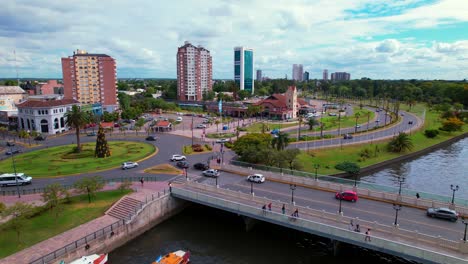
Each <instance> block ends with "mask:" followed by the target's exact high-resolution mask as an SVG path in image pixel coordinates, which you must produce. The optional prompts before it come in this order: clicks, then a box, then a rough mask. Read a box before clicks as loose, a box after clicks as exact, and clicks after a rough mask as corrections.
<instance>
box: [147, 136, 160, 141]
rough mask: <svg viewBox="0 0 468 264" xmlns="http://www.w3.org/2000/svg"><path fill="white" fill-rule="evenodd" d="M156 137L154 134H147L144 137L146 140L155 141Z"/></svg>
mask: <svg viewBox="0 0 468 264" xmlns="http://www.w3.org/2000/svg"><path fill="white" fill-rule="evenodd" d="M157 139H158V138H157V137H156V136H148V137H146V140H147V141H156V140H157Z"/></svg>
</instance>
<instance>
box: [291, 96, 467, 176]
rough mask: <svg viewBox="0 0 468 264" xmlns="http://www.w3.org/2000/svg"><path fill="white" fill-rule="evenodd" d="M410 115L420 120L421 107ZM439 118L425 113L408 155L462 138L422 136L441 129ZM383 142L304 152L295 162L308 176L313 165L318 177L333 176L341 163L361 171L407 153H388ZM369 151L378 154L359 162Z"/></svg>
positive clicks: (413, 136) (422, 109)
mask: <svg viewBox="0 0 468 264" xmlns="http://www.w3.org/2000/svg"><path fill="white" fill-rule="evenodd" d="M402 110H406V111H407V110H409V108H407V107H406V106H403V107H402ZM411 112H413V113H415V114H417V115H418V116H421V113H423V112H424V106H423V105H417V106H415V107H413V109H411ZM439 114H440V113H437V112H434V111H426V115H425V117H426V122H425V124H424V127H423V128H422V129H421V130H420V131H418V132H416V133H414V134H411V136H410V138H411V140H412V142H413V144H414V148H413V150H412V152H414V151H418V150H421V149H424V148H427V147H429V146H432V145H435V144H437V143H440V142H443V141H445V140H448V139H450V138H452V137H454V136H457V135H460V134H463V133H464V132H453V133H448V132H444V131H439V132H440V134H439V135H438V136H437V137H435V138H427V137H426V136H424V130H425V129H437V128H439V127H440V126H441V121H442V120H441V119H440V118H439ZM466 130H468V124H465V126H464V131H466ZM386 146H387V143H386V142H382V143H377V144H375V143H374V144H365V145H354V146H347V147H343V149H340V148H339V147H338V148H330V149H319V150H314V151H311V152H310V154H307V153H306V152H301V154H300V155H299V156H298V159H299V160H300V162H301V163H302V164H303V167H304V168H303V169H302V170H303V171H308V172H315V169H314V164H320V165H321V167H320V168H319V170H318V172H319V173H320V174H334V173H339V172H341V171H338V170H336V169H335V168H334V167H335V165H336V164H337V163H340V162H343V161H351V162H356V163H357V164H359V166H361V167H367V166H369V165H373V164H376V163H379V162H382V161H385V160H389V159H392V158H396V157H398V156H400V155H404V154H407V153H401V154H399V153H391V152H387V151H386ZM366 148H367V149H369V150H371V153H373V154H375V150H376V149H377V150H379V151H378V152H377V155H376V156H372V157H371V158H368V159H366V160H364V161H359V160H360V156H359V153H360V151H361V150H363V149H366Z"/></svg>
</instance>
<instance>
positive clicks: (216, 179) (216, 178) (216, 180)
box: [215, 176, 218, 188]
mask: <svg viewBox="0 0 468 264" xmlns="http://www.w3.org/2000/svg"><path fill="white" fill-rule="evenodd" d="M215 182H216V188H218V177H217V176H216V177H215Z"/></svg>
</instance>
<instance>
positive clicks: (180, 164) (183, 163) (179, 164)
mask: <svg viewBox="0 0 468 264" xmlns="http://www.w3.org/2000/svg"><path fill="white" fill-rule="evenodd" d="M176 166H177V167H179V168H183V169H188V168H189V167H190V164H189V163H188V162H186V161H184V160H183V161H179V162H177V163H176Z"/></svg>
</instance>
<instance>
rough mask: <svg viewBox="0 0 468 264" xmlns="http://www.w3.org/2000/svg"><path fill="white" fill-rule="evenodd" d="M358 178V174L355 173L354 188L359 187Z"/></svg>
mask: <svg viewBox="0 0 468 264" xmlns="http://www.w3.org/2000/svg"><path fill="white" fill-rule="evenodd" d="M357 176H358V174H357V173H354V187H356V186H357Z"/></svg>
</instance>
